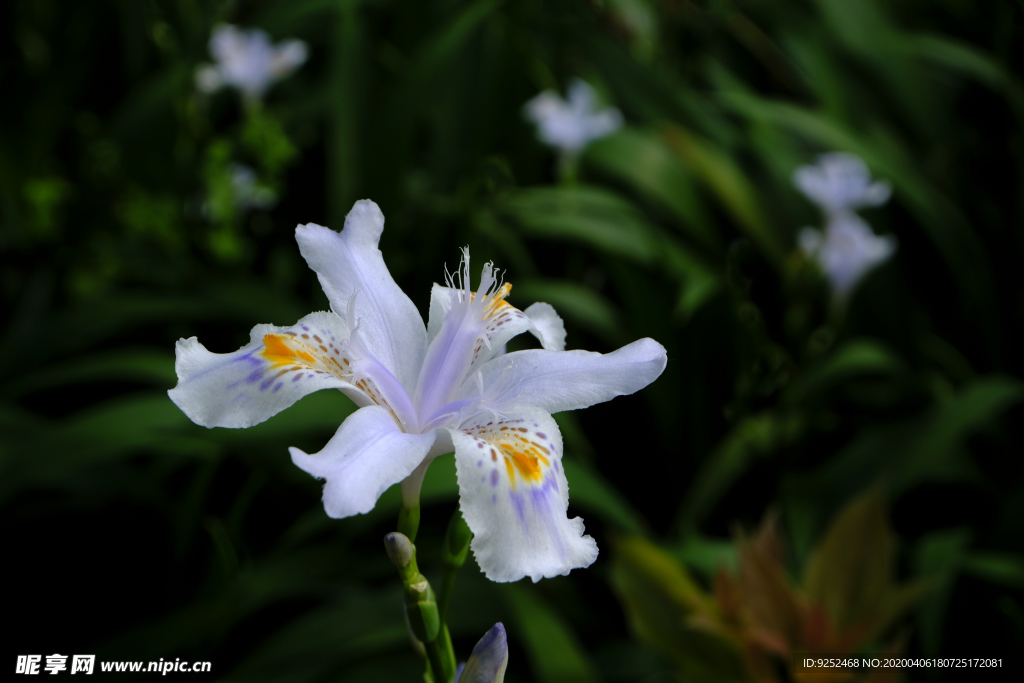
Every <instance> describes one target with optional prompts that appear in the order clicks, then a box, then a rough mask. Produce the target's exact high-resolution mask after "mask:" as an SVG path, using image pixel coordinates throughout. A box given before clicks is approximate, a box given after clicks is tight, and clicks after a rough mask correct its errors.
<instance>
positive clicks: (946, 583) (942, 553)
mask: <svg viewBox="0 0 1024 683" xmlns="http://www.w3.org/2000/svg"><path fill="white" fill-rule="evenodd" d="M973 535H974V534H973V532H972V531H971V530H970V529H969V528H966V527H961V528H958V529H947V530H943V531H936V532H933V533H930V534H927V535H926V536H924V537H923V538H921V540H920V541H918V542H917V546H916V548H915V549H914V574H915V575H916V576H919V577H922V578H924V579H926V580H927V581H928V587H929V590H928V593H927V594H926V595H925V596H924V598H923V599H922V600H921V606H920V608H919V609H918V612H917V628H918V631H919V632H920V634H921V636H920V637H921V645H922V648H923V649H924V652H925V653H926V654H929V655H937V654H939V653H940V652H941V651H942V649H941V648H942V626H943V622H944V621H945V618H946V608H947V607H948V605H949V599H950V596H951V595H952V593H953V586H954V584H955V583H956V578H957V575H958V574H959V572H960V569H961V566H962V564H963V560H964V557H965V555H966V551H967V547H968V546H969V545H970V543H971V538H972V536H973Z"/></svg>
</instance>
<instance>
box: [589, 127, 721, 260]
mask: <svg viewBox="0 0 1024 683" xmlns="http://www.w3.org/2000/svg"><path fill="white" fill-rule="evenodd" d="M584 159H585V160H586V161H587V162H588V163H590V164H593V165H594V166H596V167H597V168H599V169H601V170H602V171H604V172H606V173H609V174H611V175H613V176H615V177H616V178H619V179H621V180H624V181H625V182H627V183H629V184H630V185H631V186H632V187H633V188H635V189H636V190H637V191H638V192H640V193H641V194H643V195H644V196H646V197H648V198H650V199H653V200H654V201H656V202H658V203H659V204H660V205H661V206H663V207H665V208H666V209H668V210H669V211H671V212H672V213H673V214H674V215H675V216H676V217H677V218H678V219H679V222H680V225H681V226H682V227H683V229H684V230H685V232H686V233H687V234H688V235H689V236H690V237H692V238H693V239H694V240H696V241H697V242H698V243H700V244H701V245H702V246H704V247H706V248H708V249H711V250H713V251H715V252H718V251H721V248H722V247H721V238H720V237H719V235H718V233H717V232H716V230H715V226H714V224H713V223H712V222H711V218H710V216H709V215H708V211H707V209H706V208H705V206H704V204H703V202H702V200H701V198H700V196H699V195H698V194H697V191H696V188H695V187H694V185H693V177H692V175H691V173H690V171H689V170H688V169H687V167H686V166H685V165H684V164H683V163H682V162H681V161H680V160H679V158H678V157H677V156H675V155H674V154H672V152H671V151H670V150H669V148H668V147H667V146H666V144H665V140H664V139H663V138H662V137H661V136H660V135H658V134H657V133H656V132H653V131H649V130H640V129H636V128H626V129H624V130H622V131H620V132H619V133H617V134H615V135H611V136H608V137H606V138H603V139H601V140H598V141H596V142H595V143H593V144H592V145H590V147H588V148H587V150H586V154H585V156H584Z"/></svg>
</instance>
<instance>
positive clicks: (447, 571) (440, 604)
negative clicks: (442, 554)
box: [437, 565, 459, 625]
mask: <svg viewBox="0 0 1024 683" xmlns="http://www.w3.org/2000/svg"><path fill="white" fill-rule="evenodd" d="M458 571H459V568H458V567H450V566H448V565H445V568H444V579H442V581H441V592H440V593H438V596H437V611H438V612H439V613H440V614H441V624H442V625H443V624H444V623H445V620H446V619H447V618H448V602H449V601H450V600H451V598H452V590H453V589H454V588H455V575H456V574H457V573H458Z"/></svg>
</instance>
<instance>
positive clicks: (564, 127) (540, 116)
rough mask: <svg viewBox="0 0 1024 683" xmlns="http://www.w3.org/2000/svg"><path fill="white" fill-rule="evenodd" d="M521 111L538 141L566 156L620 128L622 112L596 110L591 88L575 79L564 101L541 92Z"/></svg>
mask: <svg viewBox="0 0 1024 683" xmlns="http://www.w3.org/2000/svg"><path fill="white" fill-rule="evenodd" d="M525 112H526V116H527V118H529V119H530V120H531V121H533V122H534V123H535V124H536V125H537V136H538V137H539V138H540V139H541V141H542V142H544V143H546V144H549V145H551V146H552V147H555V148H556V149H558V150H560V151H561V152H562V153H563V154H567V155H574V154H578V153H579V152H581V151H582V150H583V148H585V147H586V146H587V145H589V144H590V143H591V142H592V141H594V140H597V139H598V138H603V137H605V136H606V135H611V134H612V133H614V132H615V131H617V130H618V129H619V128H621V127H622V113H621V112H620V111H619V110H618V109H616V108H614V107H609V108H607V109H601V110H598V108H597V99H596V97H595V95H594V89H593V88H591V87H590V86H589V85H588V84H587V83H586V82H584V81H581V80H579V79H575V80H574V81H573V82H572V83H571V84H570V85H569V99H568V100H563V99H562V98H561V96H559V95H558V93H556V92H552V91H551V90H545V91H544V92H542V93H541V94H539V95H537V96H536V97H534V98H533V99H532V100H530V101H529V102H527V103H526V106H525Z"/></svg>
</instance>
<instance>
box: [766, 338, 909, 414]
mask: <svg viewBox="0 0 1024 683" xmlns="http://www.w3.org/2000/svg"><path fill="white" fill-rule="evenodd" d="M903 368H904V365H903V363H902V361H901V360H900V359H899V358H898V357H896V356H895V355H894V354H893V353H892V352H891V351H889V350H888V349H886V348H885V347H884V346H882V345H881V344H879V343H878V342H876V341H874V340H871V339H853V340H850V341H848V342H846V343H845V344H844V345H843V346H842V347H840V348H839V349H837V350H836V351H835V352H834V353H831V354H829V355H828V356H826V357H825V358H823V359H821V360H819V361H818V362H817V363H814V364H813V365H811V366H810V367H808V368H807V369H806V370H805V371H804V372H803V373H802V374H800V375H799V376H798V377H797V378H796V379H794V380H793V381H792V382H791V383H790V384H789V386H788V387H786V392H785V397H784V401H785V402H786V403H788V404H790V405H794V404H799V403H803V402H805V401H808V400H811V399H813V398H815V397H816V396H818V395H819V394H821V393H822V392H824V391H826V390H828V389H829V388H831V387H833V386H835V385H837V384H841V383H842V382H846V381H848V380H850V379H851V378H854V377H860V376H862V375H876V374H885V375H891V374H894V373H896V372H898V371H900V370H902V369H903Z"/></svg>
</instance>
